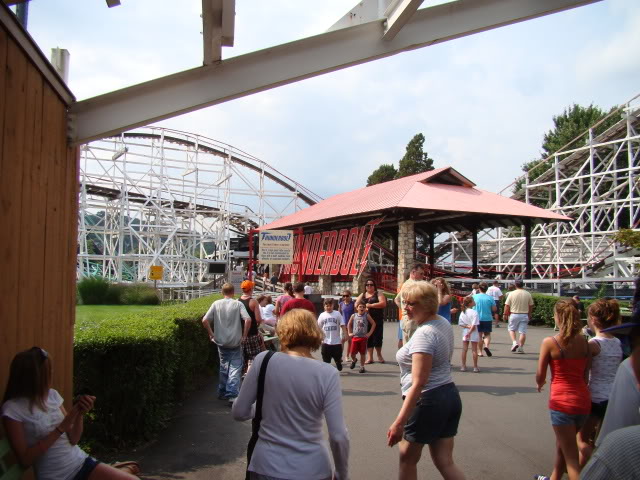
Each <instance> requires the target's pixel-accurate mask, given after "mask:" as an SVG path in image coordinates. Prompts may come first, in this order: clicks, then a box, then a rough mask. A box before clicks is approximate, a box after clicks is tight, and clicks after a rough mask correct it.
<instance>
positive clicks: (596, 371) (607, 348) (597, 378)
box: [589, 337, 622, 403]
mask: <svg viewBox="0 0 640 480" xmlns="http://www.w3.org/2000/svg"><path fill="white" fill-rule="evenodd" d="M590 342H596V343H597V344H598V345H600V353H598V355H596V356H594V357H592V358H591V370H589V391H590V392H591V401H592V402H593V403H600V402H604V401H605V400H609V394H610V393H611V387H612V385H613V380H614V379H615V378H616V372H617V371H618V367H619V366H620V362H621V361H622V347H621V346H620V340H618V339H617V338H615V337H614V338H606V337H594V338H592V339H591V340H590Z"/></svg>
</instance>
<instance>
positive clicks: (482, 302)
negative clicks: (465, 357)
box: [473, 282, 497, 357]
mask: <svg viewBox="0 0 640 480" xmlns="http://www.w3.org/2000/svg"><path fill="white" fill-rule="evenodd" d="M478 288H480V293H476V294H475V295H474V296H473V301H474V302H476V306H475V307H474V309H475V311H476V312H478V316H479V317H480V325H479V326H478V332H479V333H480V335H482V338H483V339H484V351H485V352H486V353H487V356H488V357H490V356H491V355H492V353H491V350H489V345H490V344H491V330H492V326H493V315H494V314H495V313H496V311H497V310H496V302H495V300H494V299H493V297H492V296H491V295H487V289H488V288H489V286H488V285H487V282H481V283H480V285H479V286H478ZM478 355H480V356H482V348H481V346H480V344H478Z"/></svg>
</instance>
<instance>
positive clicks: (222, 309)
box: [202, 283, 251, 405]
mask: <svg viewBox="0 0 640 480" xmlns="http://www.w3.org/2000/svg"><path fill="white" fill-rule="evenodd" d="M233 293H234V288H233V285H231V284H230V283H225V284H224V285H223V286H222V295H223V298H221V299H220V300H216V301H215V302H213V304H212V305H211V307H210V308H209V310H208V311H207V313H206V314H205V316H204V317H202V324H203V325H204V328H205V329H206V330H207V333H208V334H209V339H210V340H211V341H212V342H214V343H215V344H216V345H217V346H218V356H219V357H220V373H219V375H218V398H219V399H220V400H228V402H229V404H230V405H231V404H233V402H234V401H235V399H236V397H237V396H238V394H239V393H240V379H241V376H242V340H243V339H244V338H246V337H247V335H248V334H249V329H250V328H251V317H250V316H249V314H248V313H247V310H246V308H245V307H244V305H243V304H242V303H240V302H238V301H237V300H235V299H234V298H233Z"/></svg>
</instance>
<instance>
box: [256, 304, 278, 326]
mask: <svg viewBox="0 0 640 480" xmlns="http://www.w3.org/2000/svg"><path fill="white" fill-rule="evenodd" d="M275 308H276V306H275V305H274V304H273V303H268V304H267V305H265V306H264V307H260V315H262V321H263V322H264V323H266V324H267V325H271V326H272V327H273V326H275V324H276V316H275V315H274V314H273V310H274V309H275Z"/></svg>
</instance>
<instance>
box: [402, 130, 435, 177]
mask: <svg viewBox="0 0 640 480" xmlns="http://www.w3.org/2000/svg"><path fill="white" fill-rule="evenodd" d="M423 147H424V135H423V134H421V133H418V134H416V135H415V136H414V137H413V138H412V139H411V141H410V142H409V143H408V144H407V151H406V152H405V154H404V157H402V159H401V160H400V163H399V165H398V166H399V168H398V175H397V177H396V178H402V177H407V176H409V175H415V174H416V173H422V172H428V171H429V170H433V160H432V159H431V158H429V154H428V153H427V152H425V151H423Z"/></svg>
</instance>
